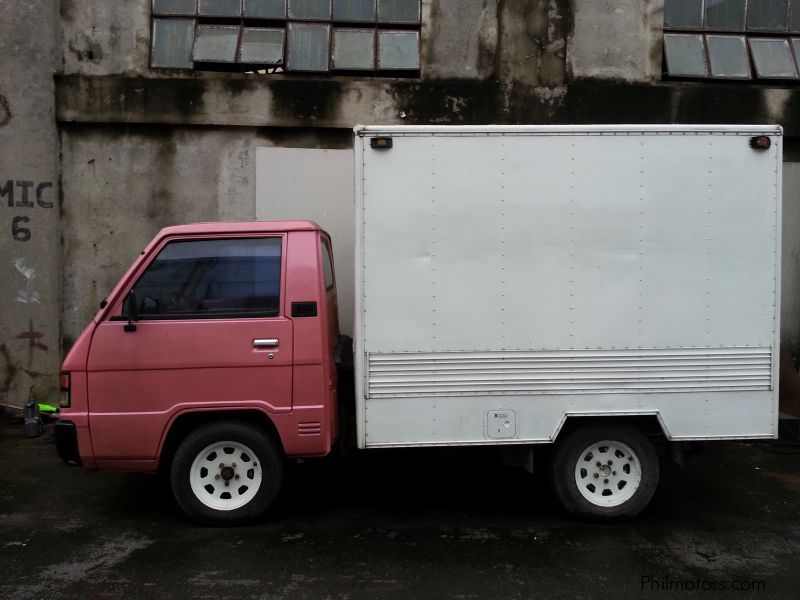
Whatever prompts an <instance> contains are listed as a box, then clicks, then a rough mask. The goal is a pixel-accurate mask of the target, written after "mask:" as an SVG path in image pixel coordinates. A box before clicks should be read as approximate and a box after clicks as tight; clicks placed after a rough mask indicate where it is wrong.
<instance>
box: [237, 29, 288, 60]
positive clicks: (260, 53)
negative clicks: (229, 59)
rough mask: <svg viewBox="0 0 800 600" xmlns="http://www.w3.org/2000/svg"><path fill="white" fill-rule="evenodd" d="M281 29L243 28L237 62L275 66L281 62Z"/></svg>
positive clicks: (282, 31)
mask: <svg viewBox="0 0 800 600" xmlns="http://www.w3.org/2000/svg"><path fill="white" fill-rule="evenodd" d="M283 34H284V30H283V29H267V28H258V27H245V28H244V29H242V44H241V48H240V49H239V62H243V63H257V64H265V65H277V64H280V63H282V62H283Z"/></svg>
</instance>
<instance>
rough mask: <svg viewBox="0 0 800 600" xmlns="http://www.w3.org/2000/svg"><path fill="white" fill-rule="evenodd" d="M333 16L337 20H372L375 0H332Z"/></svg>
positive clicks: (373, 18)
mask: <svg viewBox="0 0 800 600" xmlns="http://www.w3.org/2000/svg"><path fill="white" fill-rule="evenodd" d="M333 18H334V19H336V20H337V21H374V20H375V0H333Z"/></svg>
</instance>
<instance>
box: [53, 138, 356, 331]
mask: <svg viewBox="0 0 800 600" xmlns="http://www.w3.org/2000/svg"><path fill="white" fill-rule="evenodd" d="M349 136H350V132H348V131H344V132H342V131H331V132H314V131H307V130H299V131H298V130H291V129H282V130H272V129H265V128H264V129H252V128H227V129H225V128H195V127H173V128H168V127H153V126H146V127H142V126H122V127H105V126H92V127H85V126H81V127H71V126H69V127H64V128H63V130H62V133H61V139H62V151H63V162H62V171H63V190H64V202H63V230H64V234H63V237H64V250H63V252H64V253H63V263H64V264H63V277H64V303H63V314H62V324H63V337H64V344H65V345H70V344H71V343H72V342H74V340H75V339H76V337H77V335H78V334H80V332H81V330H82V329H83V328H84V326H85V325H86V323H87V322H88V321H89V319H91V317H92V315H94V313H95V311H96V310H97V307H98V305H99V303H100V301H101V300H103V298H104V297H105V295H106V294H107V293H108V292H109V291H110V290H111V288H112V287H113V286H114V284H116V282H117V281H118V280H119V278H120V276H121V275H122V274H123V273H124V272H125V269H127V267H128V266H129V265H130V263H131V262H132V261H133V259H134V258H135V257H136V256H137V255H138V254H139V252H140V251H141V249H142V248H143V247H144V246H145V244H147V242H149V241H150V239H151V238H152V237H153V236H154V235H155V234H156V232H158V230H159V229H161V228H163V227H167V226H169V225H178V224H181V223H191V222H197V221H220V220H221V221H236V220H252V219H254V218H255V217H256V203H255V185H256V148H259V147H270V146H287V147H306V148H308V147H311V148H342V147H347V146H348V145H349V144H350V138H349Z"/></svg>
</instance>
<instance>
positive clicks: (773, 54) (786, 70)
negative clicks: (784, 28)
mask: <svg viewBox="0 0 800 600" xmlns="http://www.w3.org/2000/svg"><path fill="white" fill-rule="evenodd" d="M750 51H751V52H752V53H753V63H754V64H755V68H756V74H757V75H758V76H759V77H766V78H769V79H797V71H796V69H795V66H794V60H792V55H791V54H790V51H789V41H788V40H784V39H761V38H755V39H754V38H750Z"/></svg>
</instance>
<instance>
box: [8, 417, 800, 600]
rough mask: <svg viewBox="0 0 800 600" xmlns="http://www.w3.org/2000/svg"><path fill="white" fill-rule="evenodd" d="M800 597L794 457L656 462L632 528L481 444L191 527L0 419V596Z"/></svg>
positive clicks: (729, 447) (342, 477) (156, 493)
mask: <svg viewBox="0 0 800 600" xmlns="http://www.w3.org/2000/svg"><path fill="white" fill-rule="evenodd" d="M611 597H613V598H615V599H625V598H645V597H663V598H670V597H674V598H708V597H720V598H722V597H726V598H738V597H741V598H770V599H780V598H787V599H791V598H794V599H796V598H800V446H797V445H791V444H764V443H757V444H735V443H719V444H711V445H709V446H708V447H707V449H706V450H705V451H704V452H702V453H700V454H697V455H695V456H693V457H691V458H690V459H689V460H688V461H687V463H686V465H685V466H684V467H677V466H674V465H671V464H668V463H665V464H664V466H663V473H662V480H661V485H660V487H659V490H658V492H657V493H656V497H655V498H654V500H653V502H652V504H651V506H650V507H649V509H648V510H647V511H646V512H645V513H643V514H642V515H641V516H640V517H639V518H638V519H637V520H636V521H634V522H631V523H625V524H618V525H587V524H583V523H578V522H574V521H572V520H570V519H569V518H568V517H567V516H565V515H564V514H563V513H562V512H561V510H560V509H559V507H558V506H557V505H556V503H555V502H554V501H553V500H552V499H551V496H550V494H549V492H548V489H547V485H546V483H545V481H544V478H543V477H541V476H539V477H536V476H534V477H531V476H529V475H528V474H527V473H526V472H525V471H523V470H521V469H518V468H512V467H505V466H503V465H502V463H501V462H500V461H499V459H498V458H497V456H496V454H495V453H494V452H491V451H489V452H487V451H484V450H477V451H476V450H467V451H462V452H454V451H452V450H444V451H428V450H426V451H408V450H395V451H388V452H385V453H380V454H375V455H361V456H358V457H350V458H343V459H336V460H325V461H319V462H309V461H307V462H305V463H303V464H299V465H293V466H292V467H291V468H290V469H289V471H288V474H287V481H286V485H285V488H284V492H283V493H282V495H281V498H280V501H279V505H278V506H277V507H276V508H275V509H274V510H272V511H271V512H270V514H269V515H268V516H267V517H265V519H264V520H263V521H262V522H260V523H259V524H256V525H251V526H248V527H240V528H232V529H218V528H209V527H199V526H195V525H193V524H191V523H188V522H186V521H185V520H184V519H183V518H182V517H181V516H180V515H179V514H178V513H177V512H176V509H175V508H173V506H172V503H171V501H170V499H169V495H168V493H167V492H166V491H165V490H164V489H163V487H162V485H161V483H160V482H159V480H158V478H156V477H153V476H146V475H131V474H123V473H108V472H89V471H85V470H83V469H78V468H69V467H66V466H64V465H62V464H61V463H60V462H59V460H58V458H57V457H56V455H55V449H54V447H53V445H52V439H51V438H50V437H49V436H47V435H45V436H44V437H41V438H36V439H30V440H29V439H25V438H24V437H23V435H22V428H21V426H20V425H18V424H12V423H10V422H9V421H7V420H0V598H9V599H19V600H24V599H34V598H48V599H50V598H236V599H239V598H265V599H273V598H274V599H295V598H298V599H299V598H309V599H324V598H332V599H333V598H336V599H362V598H365V599H367V598H368V599H373V598H375V599H377V598H380V599H394V598H398V599H400V598H402V599H408V598H412V599H414V600H423V599H428V598H430V599H441V598H458V599H470V598H492V599H493V598H498V599H513V598H525V599H528V598H547V599H554V598H570V599H579V598H586V599H594V598H611Z"/></svg>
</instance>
